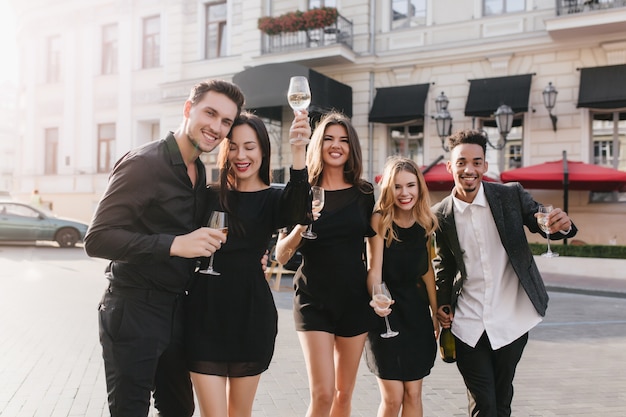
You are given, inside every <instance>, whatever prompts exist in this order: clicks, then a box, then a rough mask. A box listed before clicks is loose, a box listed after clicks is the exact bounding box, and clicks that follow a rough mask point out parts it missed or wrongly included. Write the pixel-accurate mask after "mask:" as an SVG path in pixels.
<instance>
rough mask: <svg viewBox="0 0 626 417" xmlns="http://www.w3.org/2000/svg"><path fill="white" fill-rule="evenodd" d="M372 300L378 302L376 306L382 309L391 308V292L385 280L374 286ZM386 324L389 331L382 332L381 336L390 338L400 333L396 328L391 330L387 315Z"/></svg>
mask: <svg viewBox="0 0 626 417" xmlns="http://www.w3.org/2000/svg"><path fill="white" fill-rule="evenodd" d="M372 300H374V303H376V306H378V308H381V309H385V308H389V306H390V305H391V300H392V299H391V294H390V293H389V289H388V288H387V285H385V283H384V282H382V283H380V284H374V288H373V290H372ZM385 325H386V326H387V331H386V332H385V333H381V335H380V337H383V338H385V339H388V338H390V337H395V336H397V335H398V334H399V333H398V332H397V331H395V330H391V327H390V326H389V318H388V317H387V316H385Z"/></svg>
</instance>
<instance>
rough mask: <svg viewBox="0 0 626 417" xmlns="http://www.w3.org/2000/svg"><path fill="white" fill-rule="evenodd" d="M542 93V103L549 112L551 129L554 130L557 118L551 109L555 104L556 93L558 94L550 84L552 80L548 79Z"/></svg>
mask: <svg viewBox="0 0 626 417" xmlns="http://www.w3.org/2000/svg"><path fill="white" fill-rule="evenodd" d="M542 94H543V104H544V105H545V106H546V109H548V113H549V114H550V120H552V129H554V131H555V132H556V121H557V118H556V116H555V115H553V114H552V109H553V108H554V105H555V104H556V95H557V94H559V92H558V91H556V88H554V86H553V85H552V81H550V82H549V83H548V86H547V87H546V88H544V89H543V93H542Z"/></svg>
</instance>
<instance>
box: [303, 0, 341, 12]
mask: <svg viewBox="0 0 626 417" xmlns="http://www.w3.org/2000/svg"><path fill="white" fill-rule="evenodd" d="M322 7H337V0H309V10H311V9H319V8H322Z"/></svg>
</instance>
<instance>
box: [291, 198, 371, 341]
mask: <svg viewBox="0 0 626 417" xmlns="http://www.w3.org/2000/svg"><path fill="white" fill-rule="evenodd" d="M373 208H374V194H373V193H364V192H363V191H361V190H360V189H359V188H358V187H356V186H353V187H350V188H347V189H344V190H334V191H326V192H325V203H324V208H323V210H322V212H321V213H322V215H321V217H320V218H319V219H318V220H317V221H315V222H313V232H315V233H317V239H315V240H306V239H302V241H303V243H302V246H301V247H300V252H301V253H302V257H303V259H304V264H303V266H302V269H301V272H302V273H301V274H299V277H298V278H297V279H296V281H295V283H294V287H295V294H294V321H295V324H296V330H298V331H311V330H316V331H324V332H328V333H332V334H335V335H337V336H343V337H352V336H356V335H359V334H362V333H365V332H367V331H369V330H370V329H371V327H372V324H373V320H374V318H375V317H377V316H376V314H374V313H373V311H372V308H371V307H370V306H369V300H370V297H369V293H368V291H367V270H366V267H365V259H364V249H365V237H368V236H373V235H374V234H375V232H374V231H373V230H372V228H371V226H370V218H371V215H372V210H373Z"/></svg>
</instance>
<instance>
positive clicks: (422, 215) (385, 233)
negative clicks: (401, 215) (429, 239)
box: [374, 156, 438, 247]
mask: <svg viewBox="0 0 626 417" xmlns="http://www.w3.org/2000/svg"><path fill="white" fill-rule="evenodd" d="M402 171H406V172H408V173H411V174H413V175H415V176H416V177H417V185H418V193H417V201H416V203H415V205H414V206H413V208H412V209H411V212H412V213H411V214H412V215H413V218H414V219H415V221H416V222H417V223H418V224H419V225H420V226H422V227H423V228H424V230H425V231H426V236H430V235H431V234H432V233H433V232H434V231H435V229H437V225H438V223H437V217H436V216H435V214H434V213H433V212H432V211H431V210H430V205H431V204H430V194H429V192H428V187H427V186H426V180H424V175H422V172H421V171H420V170H419V168H418V167H417V164H416V163H415V162H413V161H412V160H411V159H408V158H403V157H399V156H392V157H390V158H389V159H387V162H386V163H385V169H384V171H383V175H382V178H381V180H380V196H379V197H378V201H376V205H375V206H374V211H375V212H378V213H380V215H381V219H380V223H379V225H378V226H379V227H378V230H377V231H376V232H377V233H381V236H382V237H383V238H384V239H385V240H386V245H387V247H389V246H390V245H391V241H392V240H397V241H400V239H399V238H398V236H397V234H396V232H395V230H394V229H393V220H394V218H396V214H397V211H398V210H399V209H398V207H397V206H396V205H395V196H394V188H395V182H396V176H397V175H398V173H399V172H402Z"/></svg>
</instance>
